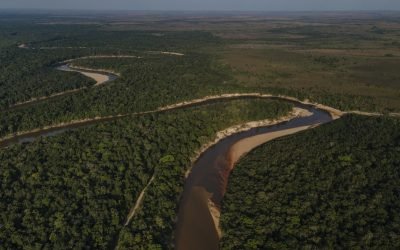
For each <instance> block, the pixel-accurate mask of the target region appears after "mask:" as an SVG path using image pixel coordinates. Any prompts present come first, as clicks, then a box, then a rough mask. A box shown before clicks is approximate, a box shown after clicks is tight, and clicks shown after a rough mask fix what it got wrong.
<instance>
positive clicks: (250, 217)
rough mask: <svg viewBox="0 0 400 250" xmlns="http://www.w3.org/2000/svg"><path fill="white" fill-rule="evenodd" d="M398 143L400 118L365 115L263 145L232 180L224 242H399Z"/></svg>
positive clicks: (363, 245)
mask: <svg viewBox="0 0 400 250" xmlns="http://www.w3.org/2000/svg"><path fill="white" fill-rule="evenodd" d="M399 148H400V120H398V119H394V118H366V117H361V116H346V117H344V118H342V119H340V120H338V121H335V122H333V123H331V124H327V125H323V126H321V127H319V128H316V129H314V130H311V131H306V132H303V133H300V134H297V135H294V136H291V137H289V138H283V139H278V140H275V141H273V142H270V143H268V144H266V145H264V146H261V147H260V148H258V149H256V150H255V151H253V152H251V153H250V154H249V155H248V156H246V157H245V158H244V159H242V160H241V161H240V162H239V163H238V164H237V166H236V167H235V170H234V171H233V173H232V174H231V176H230V178H229V184H228V189H227V190H228V191H227V194H226V196H225V199H224V201H223V206H222V217H221V224H222V230H223V238H222V243H221V248H222V249H295V248H296V249H297V248H305V249H326V248H328V249H331V248H333V249H337V248H339V249H396V248H399V247H400V238H399V236H398V233H397V232H399V230H400V216H399V214H400V202H399V201H400V196H399V192H398V187H399V186H400V168H399V166H400V160H399V159H400V150H399ZM288 152H290V153H288Z"/></svg>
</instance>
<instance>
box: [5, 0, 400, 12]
mask: <svg viewBox="0 0 400 250" xmlns="http://www.w3.org/2000/svg"><path fill="white" fill-rule="evenodd" d="M0 8H24V9H26V8H35V9H43V8H44V9H105V10H243V11H247V10H259V11H277V10H282V11H294V10H400V0H0Z"/></svg>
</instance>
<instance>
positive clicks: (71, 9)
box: [0, 7, 400, 13]
mask: <svg viewBox="0 0 400 250" xmlns="http://www.w3.org/2000/svg"><path fill="white" fill-rule="evenodd" d="M0 11H32V12H37V11H87V12H227V13H229V12H231V13H232V12H236V13H249V12H253V13H268V12H275V13H277V12H280V13H284V12H286V13H301V12H400V9H395V10H389V9H337V10H327V9H326V10H324V9H321V10H313V9H308V10H307V9H305V10H208V9H204V10H193V9H187V10H172V9H170V10H162V9H154V10H152V9H88V8H82V9H77V8H7V7H6V8H3V7H0Z"/></svg>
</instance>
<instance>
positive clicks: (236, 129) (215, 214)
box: [186, 107, 312, 236]
mask: <svg viewBox="0 0 400 250" xmlns="http://www.w3.org/2000/svg"><path fill="white" fill-rule="evenodd" d="M311 115H312V113H311V112H309V111H308V110H305V109H301V108H297V107H295V108H293V110H292V111H291V112H290V113H289V114H288V115H286V116H284V117H280V118H277V119H273V120H272V119H266V120H261V121H253V122H248V123H245V124H241V125H237V126H232V127H230V128H227V129H225V130H222V131H220V132H218V133H217V134H216V137H215V139H214V141H212V142H210V143H207V144H205V145H203V146H202V147H201V148H200V150H199V151H198V152H197V153H196V155H195V157H193V158H192V164H191V165H192V166H193V165H194V162H195V161H196V160H197V159H198V158H199V157H200V156H201V155H202V154H203V153H204V152H205V151H206V150H207V149H209V148H210V147H212V146H213V145H215V144H217V143H218V142H219V141H221V140H223V139H225V138H227V137H229V136H231V135H233V134H236V133H240V132H243V131H247V130H250V129H252V128H257V127H264V126H272V125H276V124H279V123H282V122H286V121H289V120H291V119H294V118H297V117H307V116H311ZM307 128H308V127H307ZM304 129H306V128H304ZM294 130H295V129H293V131H292V130H288V131H282V133H281V134H275V133H272V135H271V136H270V134H271V133H268V134H265V135H260V136H254V137H250V138H249V139H251V138H254V141H251V142H250V143H247V144H248V145H249V147H247V149H248V150H249V151H250V150H251V149H250V146H251V145H254V144H255V143H260V144H263V143H265V142H267V141H269V140H272V139H275V138H278V137H280V136H284V135H286V134H285V133H287V134H290V133H289V132H292V133H296V132H298V131H300V129H299V130H298V131H294ZM277 133H278V132H277ZM264 136H265V137H266V138H264ZM271 138H272V139H271ZM240 142H241V141H240ZM238 148H240V149H242V150H243V151H246V150H245V149H246V148H245V147H238ZM238 153H239V151H238ZM228 158H229V157H228ZM191 171H192V168H190V169H189V170H188V171H187V172H186V178H187V177H188V176H189V175H190V173H191ZM203 191H204V190H203ZM204 192H205V191H204ZM205 193H206V194H207V195H203V196H201V197H203V198H204V197H207V198H206V199H207V200H205V201H203V203H206V204H207V205H208V209H209V211H210V214H211V217H212V219H213V221H214V225H215V229H216V232H217V233H218V235H219V236H221V229H220V227H219V218H220V211H219V208H218V207H217V206H216V205H215V204H214V203H213V202H212V201H211V197H212V195H210V194H208V193H207V192H205ZM188 217H189V216H188Z"/></svg>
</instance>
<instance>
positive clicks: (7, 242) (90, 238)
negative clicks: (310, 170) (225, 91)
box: [0, 100, 292, 249]
mask: <svg viewBox="0 0 400 250" xmlns="http://www.w3.org/2000/svg"><path fill="white" fill-rule="evenodd" d="M291 108H292V107H291V105H289V104H285V103H280V102H276V101H268V100H243V101H240V100H237V101H229V102H226V103H216V104H211V105H206V106H204V107H199V108H188V109H185V110H179V111H178V110H177V111H170V112H168V113H165V114H154V115H146V116H138V117H135V118H133V119H129V118H124V119H121V120H118V121H113V122H108V123H104V124H99V125H95V126H93V127H88V128H84V129H79V130H76V131H70V132H66V133H65V134H61V135H59V136H56V137H50V138H42V139H40V140H38V141H36V142H34V143H31V144H26V145H14V146H12V147H10V148H8V149H2V150H1V151H0V162H1V171H0V179H1V180H2V182H1V192H0V209H1V211H3V212H2V215H1V225H0V242H1V244H0V249H18V248H26V247H29V248H41V249H71V248H87V247H89V248H96V249H108V248H110V247H113V245H114V244H118V246H119V247H120V248H121V249H124V248H129V247H134V246H141V247H142V248H143V249H152V248H153V249H155V248H169V246H171V243H172V235H173V230H174V225H175V218H176V217H177V209H178V204H179V202H178V201H179V198H180V194H181V193H182V189H183V184H184V176H185V172H186V171H187V169H188V167H190V165H191V162H190V159H191V157H193V156H194V153H195V152H196V151H197V150H198V149H199V148H200V147H201V146H202V145H203V144H205V143H207V142H209V141H211V140H212V139H213V137H214V136H215V134H216V132H217V131H220V130H223V129H224V128H226V127H229V126H232V125H235V124H241V123H244V122H247V121H252V120H262V119H268V118H275V117H280V116H282V115H285V114H287V112H288V111H290V110H291ZM28 162H29V164H28ZM152 175H155V179H154V182H153V183H152V184H151V185H150V186H149V188H148V190H147V192H146V194H145V197H144V201H143V207H142V208H141V209H140V211H139V213H138V214H137V215H136V216H135V217H134V219H133V220H132V221H131V223H130V224H129V225H128V226H127V227H125V228H124V227H123V225H124V223H125V220H126V217H127V216H128V213H129V210H130V208H131V207H132V206H133V205H134V203H135V201H136V199H137V198H138V195H139V193H140V191H141V190H142V189H143V188H144V187H145V186H146V185H147V183H148V182H149V180H150V178H151V176H152ZM32 190H35V192H32ZM120 231H121V233H119V232H120ZM119 234H120V236H118V235H119ZM118 238H119V239H120V240H119V241H117V242H115V241H116V239H118Z"/></svg>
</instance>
